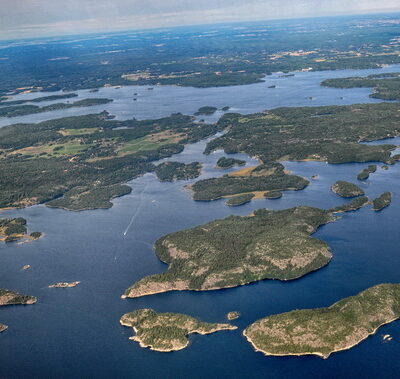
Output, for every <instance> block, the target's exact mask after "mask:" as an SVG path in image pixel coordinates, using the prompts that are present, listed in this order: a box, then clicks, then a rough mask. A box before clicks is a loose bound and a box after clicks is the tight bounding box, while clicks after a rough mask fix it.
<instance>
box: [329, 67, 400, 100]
mask: <svg viewBox="0 0 400 379" xmlns="http://www.w3.org/2000/svg"><path fill="white" fill-rule="evenodd" d="M321 85H323V86H326V87H334V88H359V87H366V88H373V93H372V94H371V95H370V97H373V98H376V99H383V100H400V73H398V72H396V73H385V74H375V75H369V76H367V77H365V78H363V77H355V78H338V79H327V80H324V81H323V82H322V83H321Z"/></svg>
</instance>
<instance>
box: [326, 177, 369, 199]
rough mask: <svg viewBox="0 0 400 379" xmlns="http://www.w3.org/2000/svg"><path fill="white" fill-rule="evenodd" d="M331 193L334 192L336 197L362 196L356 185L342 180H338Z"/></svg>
mask: <svg viewBox="0 0 400 379" xmlns="http://www.w3.org/2000/svg"><path fill="white" fill-rule="evenodd" d="M331 189H332V192H335V193H336V194H337V195H339V196H341V197H347V198H349V197H357V196H364V195H365V193H364V191H363V190H362V189H361V188H360V187H359V186H357V185H356V184H353V183H350V182H346V181H344V180H338V181H337V182H336V183H335V184H333V185H332V187H331Z"/></svg>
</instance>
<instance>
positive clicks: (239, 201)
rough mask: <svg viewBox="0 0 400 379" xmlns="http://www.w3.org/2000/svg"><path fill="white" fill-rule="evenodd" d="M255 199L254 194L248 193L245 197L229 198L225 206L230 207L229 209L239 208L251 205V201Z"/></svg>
mask: <svg viewBox="0 0 400 379" xmlns="http://www.w3.org/2000/svg"><path fill="white" fill-rule="evenodd" d="M253 198H254V194H252V193H247V194H244V195H238V196H233V197H231V198H229V199H228V201H227V202H226V203H225V204H226V205H228V206H229V207H237V206H240V205H244V204H247V203H250V201H251V200H252V199H253Z"/></svg>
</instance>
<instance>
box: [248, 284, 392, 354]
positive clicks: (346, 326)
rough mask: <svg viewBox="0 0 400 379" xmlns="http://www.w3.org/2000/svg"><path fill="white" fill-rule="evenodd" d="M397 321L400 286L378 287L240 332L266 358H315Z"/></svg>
mask: <svg viewBox="0 0 400 379" xmlns="http://www.w3.org/2000/svg"><path fill="white" fill-rule="evenodd" d="M399 317H400V284H380V285H377V286H375V287H371V288H369V289H367V290H365V291H363V292H361V293H359V294H358V295H356V296H351V297H348V298H345V299H343V300H340V301H338V302H337V303H335V304H333V305H331V306H330V307H327V308H315V309H304V310H294V311H291V312H288V313H282V314H277V315H273V316H268V317H266V318H263V319H261V320H258V321H256V322H255V323H253V324H251V325H250V326H249V327H247V328H246V329H245V331H244V332H243V334H244V336H245V337H246V338H247V340H248V341H249V342H250V343H251V344H252V345H253V347H254V348H255V349H256V350H257V351H260V352H262V353H264V354H265V355H277V356H284V355H310V354H313V355H318V356H320V357H322V358H328V357H329V356H330V355H331V354H332V353H334V352H337V351H342V350H347V349H350V348H352V347H353V346H356V345H358V344H359V343H360V342H361V341H363V340H364V339H366V338H367V337H368V336H370V335H371V334H374V333H375V332H376V330H377V329H378V328H379V327H380V326H382V325H385V324H388V323H390V322H393V321H395V320H397V319H398V318H399Z"/></svg>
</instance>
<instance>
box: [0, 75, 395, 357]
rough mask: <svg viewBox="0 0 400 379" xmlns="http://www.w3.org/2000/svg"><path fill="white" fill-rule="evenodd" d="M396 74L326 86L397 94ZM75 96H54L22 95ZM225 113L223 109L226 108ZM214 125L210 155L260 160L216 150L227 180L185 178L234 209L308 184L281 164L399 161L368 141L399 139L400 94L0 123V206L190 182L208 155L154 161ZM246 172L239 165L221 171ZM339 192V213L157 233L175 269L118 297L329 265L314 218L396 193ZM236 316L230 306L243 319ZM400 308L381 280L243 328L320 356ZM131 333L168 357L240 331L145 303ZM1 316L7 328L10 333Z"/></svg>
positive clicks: (241, 219) (21, 104)
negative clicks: (251, 162) (143, 181)
mask: <svg viewBox="0 0 400 379" xmlns="http://www.w3.org/2000/svg"><path fill="white" fill-rule="evenodd" d="M399 83H400V82H399V77H398V74H391V75H386V76H384V77H379V76H371V77H368V78H345V79H332V80H328V81H325V82H324V83H323V85H326V86H332V87H345V88H352V87H364V86H365V87H374V88H375V90H374V93H373V96H374V97H379V98H382V99H388V100H389V99H390V100H392V99H395V100H398V99H399V92H398V85H399ZM73 97H76V95H75V94H65V95H54V96H49V97H43V98H37V99H36V100H35V99H34V100H29V101H27V102H41V101H50V100H58V99H60V100H61V99H69V98H73ZM108 101H110V100H108V99H90V101H89V100H81V101H78V102H73V103H67V104H64V103H60V104H55V105H51V106H45V107H42V108H40V107H38V106H36V105H29V104H25V100H21V101H19V100H18V101H5V102H2V103H0V116H7V117H12V116H15V115H21V114H30V113H37V112H42V111H46V110H51V109H49V107H52V109H65V108H68V107H76V106H90V105H98V104H104V103H105V102H108ZM217 110H218V109H217V108H216V107H210V106H206V107H202V108H200V109H199V111H198V112H197V113H196V114H197V115H211V114H213V113H215V112H216V111H217ZM222 111H223V112H228V111H229V107H225V108H222ZM218 132H224V133H223V134H222V135H221V136H219V137H217V138H214V139H212V140H211V141H210V142H209V143H208V144H207V147H206V149H205V154H210V153H212V152H214V151H216V150H220V149H222V150H224V152H225V153H226V154H228V155H229V154H233V153H245V154H247V155H249V156H251V157H254V158H257V159H258V160H259V165H257V166H253V167H244V168H240V167H241V166H244V165H245V164H246V162H245V161H243V160H238V159H235V158H230V157H229V156H228V157H225V156H224V157H222V158H220V159H219V160H218V162H217V164H216V168H218V169H220V170H221V172H222V176H219V177H214V178H209V179H204V180H198V181H195V182H194V183H193V184H191V185H189V186H187V189H188V190H189V191H191V195H192V197H193V200H195V201H214V200H218V199H222V198H224V199H226V205H228V206H240V205H243V204H245V203H248V202H250V201H252V200H254V199H266V200H274V199H279V198H281V197H282V196H283V194H284V193H285V191H301V190H304V189H305V188H306V187H307V186H308V185H309V184H310V181H309V180H308V179H307V178H303V177H300V176H297V175H293V174H292V173H290V172H288V171H286V170H285V167H284V165H283V164H282V163H281V162H284V161H288V160H289V161H309V160H313V161H322V162H327V163H331V164H342V163H351V162H358V163H370V162H382V163H384V164H385V165H392V164H395V163H396V162H397V161H398V160H399V159H400V157H399V156H398V155H393V154H392V152H393V150H395V148H396V146H395V145H392V144H381V145H369V144H364V143H362V142H368V141H373V140H379V139H385V138H389V137H396V136H400V105H399V103H379V104H356V105H350V106H322V107H297V108H296V107H294V108H279V109H273V110H268V111H265V112H261V113H256V114H249V115H241V114H237V113H225V114H224V115H223V116H222V117H221V118H220V120H219V121H218V122H216V123H214V124H207V123H205V122H203V121H197V120H196V118H195V117H192V116H186V115H182V114H180V113H178V114H173V115H171V116H170V117H165V118H161V119H157V120H142V121H139V120H136V119H133V120H127V121H119V120H115V119H113V117H112V116H111V115H110V114H108V113H107V112H102V113H99V114H90V115H85V116H75V117H66V118H62V119H57V120H51V121H45V122H41V123H37V124H16V125H10V126H7V127H4V128H1V129H0V188H1V191H0V209H8V208H22V207H27V206H31V205H36V204H45V205H46V206H48V207H53V208H62V209H66V210H71V211H83V210H88V209H99V208H110V207H111V206H112V203H111V200H112V199H114V198H115V197H118V196H124V195H126V194H129V193H130V192H131V191H132V188H131V187H130V186H128V185H126V183H127V182H128V181H130V180H131V179H134V178H136V177H138V176H140V175H143V174H145V173H148V172H154V173H155V175H156V176H157V178H158V179H159V180H160V181H163V182H164V181H166V182H171V181H175V180H194V179H196V178H198V177H199V176H200V174H201V170H202V164H201V163H200V162H192V163H189V164H185V163H180V162H173V161H168V162H163V163H158V164H156V163H155V162H157V161H159V160H161V159H163V158H167V157H171V156H173V155H174V154H177V153H180V152H182V150H183V149H184V146H185V145H187V144H189V143H194V142H198V141H200V140H203V139H205V138H208V137H210V136H214V135H215V134H217V133H218ZM234 167H238V169H237V170H235V171H229V173H227V174H226V173H225V174H224V173H223V170H228V169H232V168H234ZM376 171H377V165H376V164H369V165H368V166H367V167H366V168H365V169H363V170H362V171H361V172H360V173H359V174H358V176H357V178H355V179H357V180H359V181H361V182H362V181H366V180H367V179H368V178H369V176H370V175H371V174H373V173H375V172H376ZM331 190H332V191H333V192H334V193H336V194H337V195H338V196H340V197H342V198H349V199H351V201H349V202H346V203H344V204H342V205H338V206H336V207H333V208H331V209H320V208H314V207H308V206H296V207H293V208H290V209H283V210H277V211H273V210H269V209H258V210H256V211H254V212H253V213H252V214H250V215H248V216H229V217H227V218H225V219H221V220H215V221H212V222H209V223H207V224H204V225H200V226H196V227H194V228H191V229H187V230H181V231H178V232H175V233H171V234H168V235H166V236H163V237H161V238H160V239H159V240H157V241H156V242H155V252H156V254H157V257H158V258H159V259H160V260H161V261H162V262H164V263H166V264H167V265H168V269H167V270H166V271H165V272H163V273H159V274H154V275H150V276H147V277H144V278H142V279H141V280H139V281H137V282H136V283H134V284H133V285H132V286H131V287H129V288H128V289H127V290H126V291H125V293H124V294H123V295H122V298H138V297H142V296H148V295H154V294H159V293H163V292H168V291H187V290H190V291H210V290H218V289H222V288H231V287H237V286H242V285H246V284H249V283H253V282H256V281H260V280H280V281H282V282H286V281H290V280H295V279H299V278H301V277H303V276H305V275H307V274H309V273H311V272H313V271H317V270H319V269H321V268H322V267H324V266H326V265H328V264H329V262H330V261H331V259H332V252H331V250H330V248H329V246H328V244H327V243H325V242H324V241H322V240H320V239H317V238H315V237H313V236H312V235H313V234H314V233H315V232H316V231H317V230H318V228H319V227H321V226H322V225H325V224H327V223H331V222H337V221H338V220H340V213H343V212H350V211H357V210H358V209H360V208H362V207H365V206H367V205H371V204H372V209H373V210H374V211H380V210H382V209H384V208H385V207H387V206H389V205H390V203H391V200H392V194H391V193H390V192H384V193H383V194H382V195H381V196H379V197H378V198H376V199H371V200H370V199H369V198H368V197H367V196H366V195H365V192H364V190H363V189H362V188H360V187H359V186H358V185H357V184H354V183H350V182H347V181H342V180H339V181H337V182H336V183H333V184H332V187H331ZM40 236H41V233H40V232H33V233H31V234H29V235H28V233H27V228H26V220H24V219H2V220H0V240H2V241H4V242H13V241H17V240H20V239H38V238H40ZM79 284H80V282H72V283H67V282H60V283H56V284H53V285H50V286H49V287H50V288H71V287H76V286H77V285H79ZM34 302H36V298H34V297H31V296H25V295H20V294H18V293H15V292H12V291H8V290H0V305H11V304H33V303H34ZM239 316H240V313H239V312H238V311H232V312H230V313H229V314H228V315H227V319H228V320H229V321H233V320H235V319H237V318H239ZM399 317H400V285H399V284H381V285H377V286H375V287H372V288H369V289H366V290H365V291H363V292H361V293H360V294H358V295H355V296H353V297H350V298H346V299H343V300H340V301H339V302H337V303H335V304H333V305H332V306H330V307H328V308H317V309H309V310H295V311H292V312H288V313H283V314H278V315H271V316H268V317H266V318H263V319H261V320H258V321H256V322H254V323H253V324H251V325H250V326H248V327H247V328H246V329H245V330H244V332H243V334H244V336H245V338H246V339H247V340H248V341H249V342H250V343H251V345H252V346H253V347H254V348H255V350H257V351H261V352H263V353H264V354H266V355H277V356H281V355H305V354H314V355H318V356H321V357H323V358H327V357H329V355H330V354H331V353H333V352H336V351H340V350H345V349H349V348H351V347H352V346H355V345H356V344H358V343H360V342H361V341H362V340H364V339H365V338H367V337H368V336H369V335H371V334H373V333H374V332H375V331H376V330H377V329H378V328H379V327H380V326H381V325H384V324H386V323H389V322H392V321H394V320H396V319H397V318H399ZM120 323H121V325H123V326H126V327H129V328H132V329H133V331H134V333H135V336H134V337H132V340H134V341H136V342H138V343H139V344H140V346H141V347H149V348H150V349H152V350H156V351H160V352H169V351H174V350H181V349H184V348H185V347H187V346H188V344H189V340H188V335H190V334H192V333H197V334H209V333H214V332H218V331H223V330H235V329H237V327H236V326H234V325H232V324H227V323H206V322H202V321H200V320H197V319H196V318H193V317H191V316H188V315H184V314H176V313H158V312H156V311H154V310H152V309H139V310H135V311H133V312H131V313H127V314H125V315H123V316H122V317H121V319H120ZM6 328H7V327H6V326H5V325H0V331H3V330H5V329H6Z"/></svg>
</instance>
